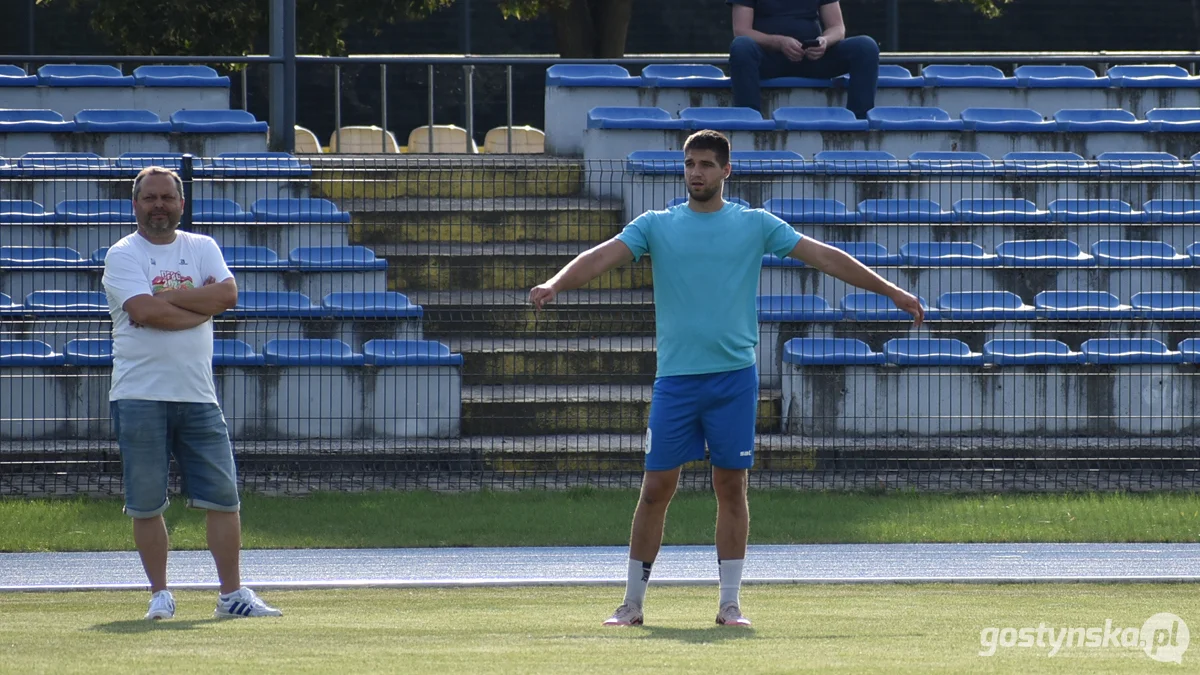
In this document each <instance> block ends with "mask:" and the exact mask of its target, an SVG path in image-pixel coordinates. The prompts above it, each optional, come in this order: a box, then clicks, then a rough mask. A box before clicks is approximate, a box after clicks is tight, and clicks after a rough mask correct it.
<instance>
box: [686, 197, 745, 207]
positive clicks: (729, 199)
mask: <svg viewBox="0 0 1200 675" xmlns="http://www.w3.org/2000/svg"><path fill="white" fill-rule="evenodd" d="M724 199H725V201H727V202H730V203H732V204H741V205H742V206H744V207H746V208H750V202H748V201H746V200H745V199H742V198H741V197H725V198H724ZM687 202H688V198H687V197H676V198H674V199H672V200H671V201H669V202H667V208H671V207H672V206H679V205H680V204H686V203H687Z"/></svg>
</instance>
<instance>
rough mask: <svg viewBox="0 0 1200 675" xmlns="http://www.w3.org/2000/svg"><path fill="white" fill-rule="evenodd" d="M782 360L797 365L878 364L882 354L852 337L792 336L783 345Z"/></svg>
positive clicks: (881, 360) (881, 361) (881, 362)
mask: <svg viewBox="0 0 1200 675" xmlns="http://www.w3.org/2000/svg"><path fill="white" fill-rule="evenodd" d="M783 362H784V363H791V364H795V365H797V366H878V365H882V364H883V354H881V353H879V352H876V351H872V350H871V347H870V346H869V345H867V343H865V342H863V341H862V340H855V339H853V338H792V339H791V340H788V341H787V342H786V343H784V345H783Z"/></svg>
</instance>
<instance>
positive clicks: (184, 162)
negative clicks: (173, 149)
mask: <svg viewBox="0 0 1200 675" xmlns="http://www.w3.org/2000/svg"><path fill="white" fill-rule="evenodd" d="M193 159H194V158H193V157H192V154H191V153H185V154H184V155H183V157H182V158H181V159H180V165H179V180H180V181H182V182H183V194H182V195H181V196H182V197H183V216H181V217H180V219H179V224H180V226H182V227H183V228H184V229H191V226H192V160H193Z"/></svg>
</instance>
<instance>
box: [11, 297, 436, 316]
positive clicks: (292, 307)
mask: <svg viewBox="0 0 1200 675" xmlns="http://www.w3.org/2000/svg"><path fill="white" fill-rule="evenodd" d="M424 313H425V310H424V308H423V307H421V306H420V305H414V304H412V303H411V302H409V301H408V297H407V296H405V295H404V294H403V293H396V292H394V291H384V292H351V291H339V292H335V293H330V294H328V295H326V296H325V297H324V298H322V299H321V303H320V304H313V302H312V300H311V299H310V298H309V297H308V296H307V295H305V294H303V293H298V292H294V291H246V290H243V291H239V292H238V304H237V307H235V308H234V309H231V310H229V311H228V312H226V313H225V314H222V315H221V316H228V317H231V318H277V317H283V318H306V319H420V318H421V317H422V316H424ZM0 316H4V317H6V318H9V319H12V318H15V317H18V316H30V317H35V318H36V317H43V316H56V317H80V318H107V317H108V316H109V309H108V297H107V296H106V295H105V294H104V293H101V292H98V291H52V290H46V291H35V292H33V293H30V294H29V295H27V296H25V300H24V302H22V303H20V304H16V303H13V301H12V298H10V297H8V296H7V295H4V294H3V293H0Z"/></svg>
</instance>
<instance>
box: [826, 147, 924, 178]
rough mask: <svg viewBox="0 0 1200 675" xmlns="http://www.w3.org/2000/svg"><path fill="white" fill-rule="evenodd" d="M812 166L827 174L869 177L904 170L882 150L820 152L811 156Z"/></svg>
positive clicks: (893, 158) (892, 157)
mask: <svg viewBox="0 0 1200 675" xmlns="http://www.w3.org/2000/svg"><path fill="white" fill-rule="evenodd" d="M812 166H813V168H814V169H815V170H817V171H818V172H821V173H827V174H863V175H870V174H876V173H892V172H896V171H900V170H902V169H904V167H903V166H902V164H901V162H900V161H899V160H898V159H896V156H895V155H893V154H892V153H890V152H885V151H883V150H822V151H821V152H818V153H817V154H815V155H813V162H812Z"/></svg>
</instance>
